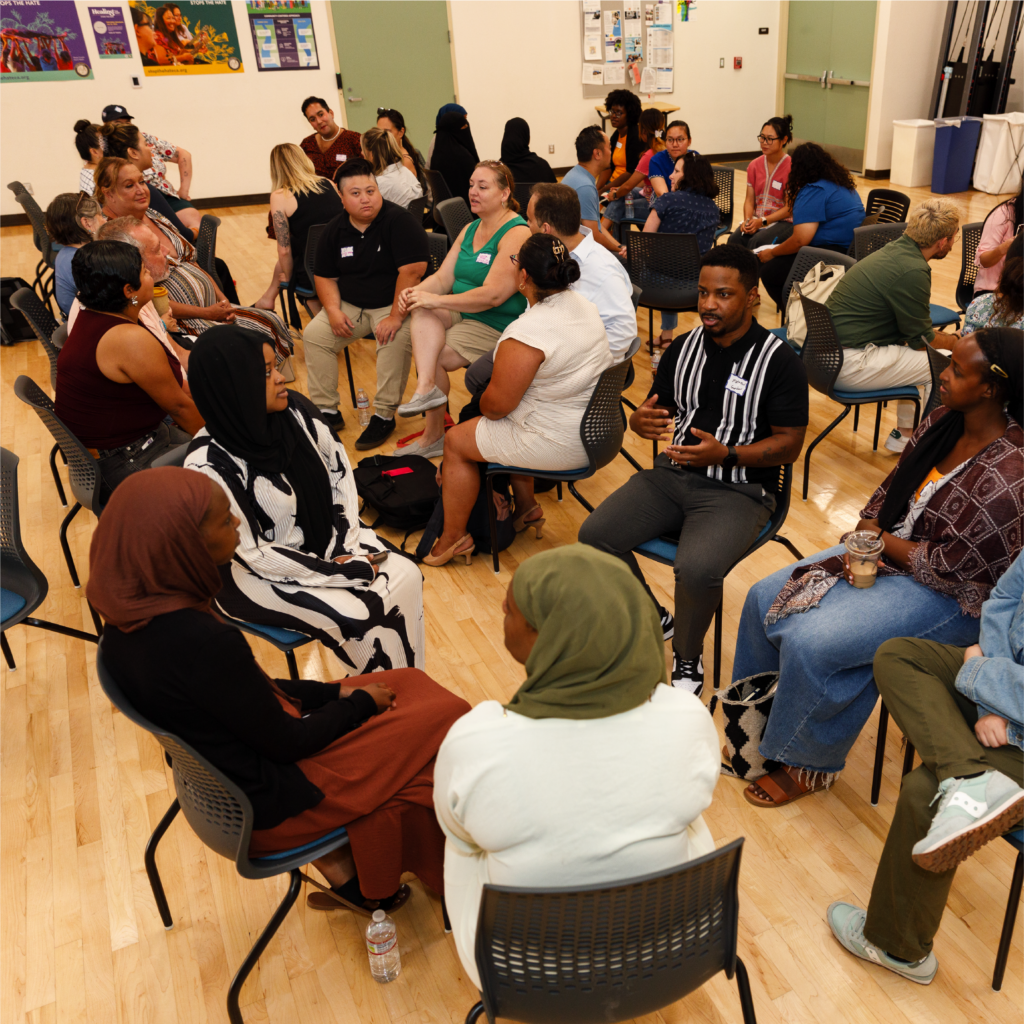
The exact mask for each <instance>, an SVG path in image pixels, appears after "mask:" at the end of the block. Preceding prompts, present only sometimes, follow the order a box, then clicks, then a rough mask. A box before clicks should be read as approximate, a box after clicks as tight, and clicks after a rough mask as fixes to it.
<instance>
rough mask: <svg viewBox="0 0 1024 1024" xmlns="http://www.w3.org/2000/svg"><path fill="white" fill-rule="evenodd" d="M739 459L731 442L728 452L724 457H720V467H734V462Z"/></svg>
mask: <svg viewBox="0 0 1024 1024" xmlns="http://www.w3.org/2000/svg"><path fill="white" fill-rule="evenodd" d="M739 461H740V457H739V455H738V454H737V452H736V446H735V445H733V444H731V445H729V452H728V454H727V455H726V456H725V458H724V459H722V469H735V468H736V464H737V463H738V462H739Z"/></svg>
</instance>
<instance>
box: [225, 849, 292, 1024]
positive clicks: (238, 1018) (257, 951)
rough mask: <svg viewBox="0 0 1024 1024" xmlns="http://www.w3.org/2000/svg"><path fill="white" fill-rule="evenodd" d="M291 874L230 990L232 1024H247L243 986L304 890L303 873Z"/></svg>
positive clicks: (230, 1017)
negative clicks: (241, 998)
mask: <svg viewBox="0 0 1024 1024" xmlns="http://www.w3.org/2000/svg"><path fill="white" fill-rule="evenodd" d="M289 873H290V875H291V879H292V880H291V884H290V885H289V886H288V891H287V892H286V893H285V896H284V899H283V900H281V903H280V905H279V906H278V908H277V910H275V911H274V916H273V917H272V918H271V919H270V921H269V923H268V924H267V927H266V928H264V929H263V932H262V933H261V934H260V937H259V938H258V939H257V940H256V945H255V946H253V947H252V949H250V950H249V955H248V956H247V957H246V958H245V959H244V960H243V961H242V966H241V967H239V968H238V973H237V974H236V975H235V977H234V980H233V981H232V982H231V988H230V989H229V990H228V1019H229V1020H230V1021H231V1024H245V1021H244V1020H243V1019H242V1011H241V1010H240V1009H239V1008H238V997H239V996H240V995H241V994H242V986H243V985H244V984H245V979H246V978H248V977H249V972H250V971H251V970H252V969H253V968H254V967H255V966H256V961H257V960H259V958H260V956H261V955H262V953H263V951H264V950H265V949H266V948H267V946H268V945H269V943H270V940H271V939H272V938H273V937H274V934H275V932H276V931H277V929H278V928H280V927H281V922H282V921H283V920H284V919H285V918H286V917H287V916H288V911H289V910H291V909H292V904H294V903H295V901H296V900H297V899H298V898H299V892H300V890H301V889H302V872H301V871H300V870H299V869H298V868H293V869H292V870H291V871H290V872H289Z"/></svg>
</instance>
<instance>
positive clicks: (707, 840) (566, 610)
mask: <svg viewBox="0 0 1024 1024" xmlns="http://www.w3.org/2000/svg"><path fill="white" fill-rule="evenodd" d="M504 611H505V646H506V647H507V648H508V651H509V653H510V654H511V655H512V657H513V658H515V660H516V661H518V662H520V663H521V664H524V665H525V666H526V681H525V682H524V683H523V685H522V686H520V688H519V689H518V691H516V693H515V695H514V696H513V697H512V700H511V701H509V703H508V704H507V705H504V706H503V705H501V704H499V703H498V702H497V701H493V700H487V701H483V702H482V703H481V704H478V705H477V706H476V707H475V708H473V710H472V711H471V712H470V713H469V714H468V715H464V716H463V717H462V718H460V719H459V720H458V721H457V722H456V723H455V724H454V725H453V726H452V727H451V729H449V731H448V735H447V736H446V737H445V740H444V742H443V743H442V744H441V749H440V750H439V751H438V753H437V762H436V765H435V768H434V809H435V811H436V812H437V820H438V821H439V822H440V824H441V828H442V829H443V830H444V833H445V857H444V893H445V901H446V903H447V907H448V915H449V917H450V919H451V923H452V931H453V934H454V938H455V946H456V949H457V950H458V953H459V959H460V960H461V961H462V966H463V968H464V969H465V971H466V973H467V974H468V975H469V978H470V980H471V981H473V982H474V983H475V984H476V985H477V987H479V984H480V981H479V978H478V976H477V969H476V958H475V955H474V951H475V939H476V924H477V917H478V915H479V909H480V896H481V893H482V890H483V886H484V885H487V884H492V885H509V886H520V887H523V888H543V887H547V886H551V887H556V886H562V887H570V886H572V887H575V886H586V885H598V884H602V883H608V882H619V881H624V880H625V879H628V878H635V877H636V876H638V875H645V874H649V873H653V872H655V871H667V870H670V869H671V868H674V867H677V866H678V865H680V864H683V863H685V862H686V861H688V860H692V859H693V858H695V857H700V856H703V855H704V854H707V853H711V852H712V851H713V850H714V848H715V844H714V840H713V839H712V837H711V833H710V832H709V830H708V827H707V825H706V824H705V823H704V819H703V818H702V817H701V814H702V812H703V811H705V810H706V809H707V808H708V807H709V806H710V804H711V798H712V794H713V792H714V788H715V783H716V781H717V779H718V773H719V754H718V734H717V731H716V729H715V726H714V723H713V722H712V720H711V716H710V715H709V714H708V712H707V709H706V708H705V707H704V706H703V705H702V704H701V702H700V701H699V700H698V699H697V698H696V697H695V696H694V695H693V694H692V693H690V692H689V691H685V690H679V689H674V688H672V687H670V686H667V685H659V684H665V683H666V674H665V652H664V642H663V641H662V636H661V625H660V622H659V619H658V614H657V612H656V611H655V609H654V605H653V604H652V603H651V599H650V598H649V597H648V596H647V594H646V593H645V592H644V589H643V587H642V586H641V585H640V584H639V583H638V582H637V580H636V578H635V577H634V576H633V574H632V573H631V572H629V570H628V569H626V567H625V566H624V565H623V564H622V562H620V561H619V560H618V559H616V558H613V557H612V556H611V555H607V554H605V553H604V552H603V551H597V550H596V549H595V548H590V547H588V546H587V545H584V544H571V545H568V546H567V547H561V548H556V549H555V550H553V551H545V552H542V553H541V554H539V555H534V556H533V558H531V559H529V560H528V561H526V562H524V563H523V564H522V565H521V566H520V567H519V569H518V571H517V572H516V574H515V576H514V577H513V579H512V582H511V584H510V585H509V588H508V594H507V596H506V598H505V604H504Z"/></svg>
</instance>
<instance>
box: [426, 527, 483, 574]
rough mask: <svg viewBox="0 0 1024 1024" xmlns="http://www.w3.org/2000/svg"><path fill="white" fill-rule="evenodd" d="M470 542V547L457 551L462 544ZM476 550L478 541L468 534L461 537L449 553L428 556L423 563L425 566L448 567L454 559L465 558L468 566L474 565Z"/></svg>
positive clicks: (443, 552)
mask: <svg viewBox="0 0 1024 1024" xmlns="http://www.w3.org/2000/svg"><path fill="white" fill-rule="evenodd" d="M467 540H468V541H469V547H468V548H465V549H464V550H462V551H456V550H455V549H456V548H457V547H458V546H459V545H460V544H465V542H466V541H467ZM475 550H476V541H474V540H473V538H472V536H471V535H470V534H468V533H467V534H466V535H465V536H463V537H460V538H459V539H458V540H457V541H456V542H455V543H454V544H453V545H452V546H451V547H450V548H449V549H448V550H447V551H442V552H441V554H439V555H426V556H424V557H423V558H422V559H421V561H422V563H423V564H424V565H435V566H437V565H447V564H448V563H449V562H450V561H451V560H452V559H453V558H464V559H465V560H466V565H472V564H473V552H474V551H475Z"/></svg>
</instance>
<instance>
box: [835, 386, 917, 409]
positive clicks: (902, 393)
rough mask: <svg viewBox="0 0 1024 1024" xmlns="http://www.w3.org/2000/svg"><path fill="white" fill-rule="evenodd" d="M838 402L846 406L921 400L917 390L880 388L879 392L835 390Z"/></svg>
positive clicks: (909, 388) (912, 388)
mask: <svg viewBox="0 0 1024 1024" xmlns="http://www.w3.org/2000/svg"><path fill="white" fill-rule="evenodd" d="M832 394H833V395H835V397H836V401H837V402H842V403H843V404H844V405H867V404H868V403H869V402H893V401H896V400H897V399H900V398H920V395H919V394H918V393H917V388H914V387H905V388H880V389H879V390H877V391H840V390H839V388H833V389H832Z"/></svg>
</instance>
